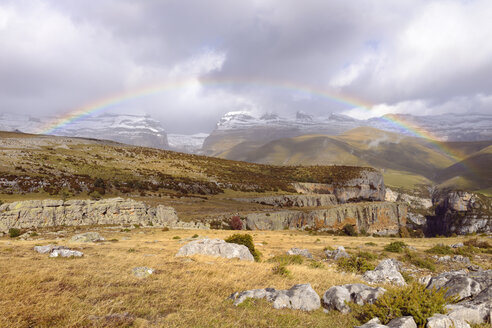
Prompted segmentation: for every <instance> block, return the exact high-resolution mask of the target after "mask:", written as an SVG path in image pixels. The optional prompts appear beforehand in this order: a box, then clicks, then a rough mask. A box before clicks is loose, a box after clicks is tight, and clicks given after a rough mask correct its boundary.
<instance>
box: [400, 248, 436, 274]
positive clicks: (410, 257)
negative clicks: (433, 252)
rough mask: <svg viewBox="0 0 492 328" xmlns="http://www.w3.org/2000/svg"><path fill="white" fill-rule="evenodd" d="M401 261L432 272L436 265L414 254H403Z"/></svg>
mask: <svg viewBox="0 0 492 328" xmlns="http://www.w3.org/2000/svg"><path fill="white" fill-rule="evenodd" d="M401 260H402V261H405V262H407V263H410V264H413V265H415V266H416V267H419V268H423V269H428V270H430V271H432V272H434V271H436V265H435V264H434V262H433V261H432V260H429V259H427V258H425V257H421V256H419V255H418V254H417V253H415V252H405V255H404V256H403V258H402V259H401Z"/></svg>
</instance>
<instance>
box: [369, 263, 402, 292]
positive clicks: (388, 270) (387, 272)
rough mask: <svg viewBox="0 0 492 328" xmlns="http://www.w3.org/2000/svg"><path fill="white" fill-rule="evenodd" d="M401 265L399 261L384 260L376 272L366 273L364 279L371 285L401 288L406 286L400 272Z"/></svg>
mask: <svg viewBox="0 0 492 328" xmlns="http://www.w3.org/2000/svg"><path fill="white" fill-rule="evenodd" d="M399 266H400V264H399V263H398V261H397V260H394V259H386V260H382V261H381V262H380V263H379V264H378V266H377V267H376V268H375V269H374V270H370V271H366V272H365V273H364V275H363V276H362V279H363V280H365V281H367V282H368V283H371V284H378V283H390V284H395V285H399V286H404V285H406V283H405V279H404V278H403V276H402V275H401V273H400V271H398V268H399Z"/></svg>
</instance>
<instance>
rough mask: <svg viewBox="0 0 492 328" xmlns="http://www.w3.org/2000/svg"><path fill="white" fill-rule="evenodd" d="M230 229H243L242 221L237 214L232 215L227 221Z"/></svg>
mask: <svg viewBox="0 0 492 328" xmlns="http://www.w3.org/2000/svg"><path fill="white" fill-rule="evenodd" d="M229 227H230V228H231V230H243V221H242V220H241V218H240V217H239V216H233V217H232V218H231V221H230V222H229Z"/></svg>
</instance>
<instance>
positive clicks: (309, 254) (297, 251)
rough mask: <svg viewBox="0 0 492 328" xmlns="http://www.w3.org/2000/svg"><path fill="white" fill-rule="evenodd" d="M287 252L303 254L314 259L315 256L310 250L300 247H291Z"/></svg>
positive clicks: (289, 253)
mask: <svg viewBox="0 0 492 328" xmlns="http://www.w3.org/2000/svg"><path fill="white" fill-rule="evenodd" d="M287 254H288V255H301V256H304V257H306V258H308V259H312V258H313V256H312V255H311V253H309V251H308V250H307V249H300V248H295V247H294V248H291V249H289V250H288V251H287Z"/></svg>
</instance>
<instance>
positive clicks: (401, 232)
mask: <svg viewBox="0 0 492 328" xmlns="http://www.w3.org/2000/svg"><path fill="white" fill-rule="evenodd" d="M398 235H399V236H400V238H410V237H411V236H410V232H409V231H408V229H407V227H400V229H398Z"/></svg>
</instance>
